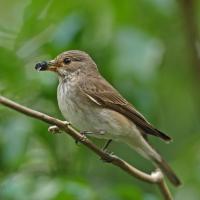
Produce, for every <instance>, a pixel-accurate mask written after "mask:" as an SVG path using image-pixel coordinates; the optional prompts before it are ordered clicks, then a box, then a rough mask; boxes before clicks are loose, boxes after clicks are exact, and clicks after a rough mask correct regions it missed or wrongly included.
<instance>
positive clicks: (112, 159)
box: [0, 96, 173, 200]
mask: <svg viewBox="0 0 200 200" xmlns="http://www.w3.org/2000/svg"><path fill="white" fill-rule="evenodd" d="M0 104H2V105H4V106H6V107H9V108H11V109H13V110H16V111H18V112H20V113H23V114H25V115H27V116H30V117H33V118H36V119H39V120H41V121H43V122H46V123H48V124H51V125H56V126H57V127H58V128H59V129H61V130H63V131H64V132H65V133H67V134H69V135H70V136H72V137H73V138H74V139H75V140H77V141H80V142H81V143H82V144H84V145H85V146H86V147H87V148H89V149H90V150H92V151H93V152H95V153H96V154H97V155H99V156H100V157H101V158H102V159H103V160H105V161H107V162H109V163H112V164H113V165H115V166H117V167H119V168H121V169H122V170H123V171H125V172H126V173H128V174H130V175H131V176H133V177H136V178H137V179H140V180H142V181H144V182H148V183H151V184H156V185H157V186H158V187H159V189H160V191H161V193H162V195H163V197H164V199H165V200H172V199H173V198H172V196H171V193H170V191H169V189H168V187H167V185H166V183H165V181H164V176H163V174H162V172H161V171H160V170H157V171H156V172H153V173H152V174H151V175H149V174H147V173H144V172H142V171H140V170H138V169H136V168H135V167H133V166H132V165H130V164H129V163H127V162H126V161H124V160H122V159H121V158H119V157H117V156H115V155H111V154H108V153H106V152H104V151H103V150H101V149H99V148H98V147H97V146H96V145H95V144H94V143H92V142H91V141H90V140H89V139H88V138H86V137H85V136H83V135H82V134H80V133H79V132H78V131H76V130H75V129H74V128H73V126H72V125H70V124H69V123H68V124H66V122H64V121H61V120H59V119H56V118H53V117H51V116H49V115H46V114H44V113H41V112H38V111H35V110H32V109H30V108H27V107H25V106H22V105H20V104H18V103H15V102H14V101H11V100H9V99H7V98H5V97H3V96H0Z"/></svg>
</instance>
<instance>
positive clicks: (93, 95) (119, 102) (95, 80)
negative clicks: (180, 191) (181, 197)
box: [36, 50, 181, 186]
mask: <svg viewBox="0 0 200 200" xmlns="http://www.w3.org/2000/svg"><path fill="white" fill-rule="evenodd" d="M36 69H37V70H43V71H45V70H49V71H53V72H56V73H57V74H58V77H59V85H58V89H57V98H58V105H59V108H60V110H61V112H62V114H63V116H64V117H65V119H66V120H68V121H70V122H71V123H72V124H73V125H74V126H75V127H76V128H77V129H78V130H80V131H90V132H93V133H94V134H93V136H95V137H97V138H102V139H112V140H115V141H119V142H124V143H126V144H128V145H129V146H130V147H131V148H133V149H134V150H136V151H137V152H138V153H139V154H141V155H142V156H143V157H145V158H147V159H150V160H152V161H153V163H154V164H156V165H157V166H158V167H159V168H160V169H161V170H162V171H163V172H164V173H165V175H166V176H167V177H168V179H169V180H170V181H171V182H172V183H173V184H174V185H175V186H178V185H180V184H181V182H180V180H179V179H178V177H177V176H176V174H175V173H174V172H173V170H172V169H171V168H170V166H169V165H168V164H167V162H166V161H165V160H164V159H163V158H162V157H161V156H160V154H159V153H158V152H157V151H156V150H154V149H153V148H152V147H151V145H150V144H149V143H148V142H147V141H146V137H147V135H154V136H157V137H159V138H161V139H163V140H164V141H170V140H171V138H170V137H169V136H168V135H166V134H164V133H162V132H161V131H159V130H158V129H156V128H155V127H154V126H153V125H151V124H150V123H149V122H148V121H147V120H146V119H145V118H144V116H143V115H142V114H140V113H139V112H138V111H137V110H136V109H135V108H134V107H133V106H132V105H131V104H130V103H129V102H128V101H126V100H125V99H124V98H123V97H122V96H121V95H120V94H119V92H118V91H117V90H116V89H114V88H113V87H112V86H111V85H110V84H109V83H108V82H107V81H106V80H105V79H104V78H103V77H102V76H101V75H100V73H99V71H98V69H97V66H96V64H95V62H94V61H93V60H92V58H91V57H90V56H89V55H88V54H87V53H85V52H82V51H77V50H72V51H66V52H64V53H62V54H60V55H58V56H57V57H56V58H55V59H54V60H51V61H48V62H41V63H38V64H37V65H36Z"/></svg>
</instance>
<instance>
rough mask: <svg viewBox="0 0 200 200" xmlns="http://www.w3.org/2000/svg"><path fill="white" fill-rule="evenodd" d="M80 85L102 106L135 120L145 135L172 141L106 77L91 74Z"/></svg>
mask: <svg viewBox="0 0 200 200" xmlns="http://www.w3.org/2000/svg"><path fill="white" fill-rule="evenodd" d="M79 87H80V88H81V90H82V91H84V92H85V93H86V94H87V95H89V96H91V97H92V98H94V99H95V100H96V101H97V102H98V103H99V104H101V106H103V107H106V108H109V109H113V110H115V111H117V112H119V113H121V114H123V115H124V116H126V117H127V118H129V119H130V120H131V121H133V122H134V123H135V124H136V125H137V127H138V128H139V129H141V131H142V133H143V134H144V135H145V134H147V135H154V136H157V137H160V138H161V139H163V140H164V141H167V142H168V141H171V138H170V137H169V136H168V135H166V134H164V133H162V132H161V131H159V130H158V129H156V128H154V127H153V126H152V125H151V124H150V123H149V122H148V121H147V120H146V119H145V117H144V116H143V115H142V114H140V113H139V112H138V111H137V110H136V109H135V108H134V107H133V106H132V105H131V104H130V103H129V102H128V101H126V100H125V99H124V98H123V97H122V96H121V95H120V94H119V92H118V91H117V90H115V89H114V88H113V87H112V86H111V85H110V84H109V83H108V82H107V81H105V79H103V78H102V77H100V76H95V77H94V76H91V77H90V76H89V77H88V79H87V80H86V81H85V80H84V79H83V80H82V81H81V82H80V84H79Z"/></svg>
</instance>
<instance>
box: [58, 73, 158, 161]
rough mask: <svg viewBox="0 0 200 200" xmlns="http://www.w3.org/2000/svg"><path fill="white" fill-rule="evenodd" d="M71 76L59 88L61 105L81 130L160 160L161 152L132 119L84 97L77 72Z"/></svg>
mask: <svg viewBox="0 0 200 200" xmlns="http://www.w3.org/2000/svg"><path fill="white" fill-rule="evenodd" d="M69 79H70V80H65V83H63V81H60V84H59V85H58V89H57V98H58V105H59V108H60V110H61V112H62V114H63V116H64V118H65V119H66V120H68V121H69V122H71V123H72V124H73V126H74V127H75V128H77V129H78V130H79V131H90V132H94V133H95V134H93V135H91V136H94V137H97V138H102V139H113V140H116V141H122V142H124V143H127V144H128V145H129V146H131V147H132V148H134V149H135V150H136V151H137V152H138V153H140V154H141V155H143V156H144V157H146V158H152V157H153V158H156V159H159V160H160V156H159V155H158V154H157V153H156V152H155V151H154V150H153V149H152V147H151V146H150V145H149V144H148V143H147V142H146V141H145V139H144V138H143V136H142V134H141V133H140V131H139V129H138V128H137V127H136V125H135V124H134V123H133V122H132V121H130V120H128V119H127V118H126V117H125V116H123V115H122V114H120V113H118V112H116V111H114V110H110V109H107V108H101V107H99V106H94V104H93V103H92V102H91V101H90V100H92V101H93V102H95V103H96V104H97V105H100V103H99V102H98V101H96V100H95V99H94V98H93V97H91V96H89V95H88V98H87V97H86V96H85V97H86V98H85V99H82V98H81V97H82V96H81V95H80V94H77V89H76V88H77V86H76V82H75V81H73V76H72V77H70V78H69ZM87 99H88V101H87ZM89 99H90V100H89ZM98 132H99V133H100V134H98ZM101 133H105V134H101Z"/></svg>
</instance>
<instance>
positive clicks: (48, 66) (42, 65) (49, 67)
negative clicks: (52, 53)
mask: <svg viewBox="0 0 200 200" xmlns="http://www.w3.org/2000/svg"><path fill="white" fill-rule="evenodd" d="M56 65H57V62H56V61H55V60H51V61H41V62H39V63H37V64H36V65H35V69H36V70H37V71H54V72H55V71H57V70H56V69H57V67H56Z"/></svg>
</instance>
